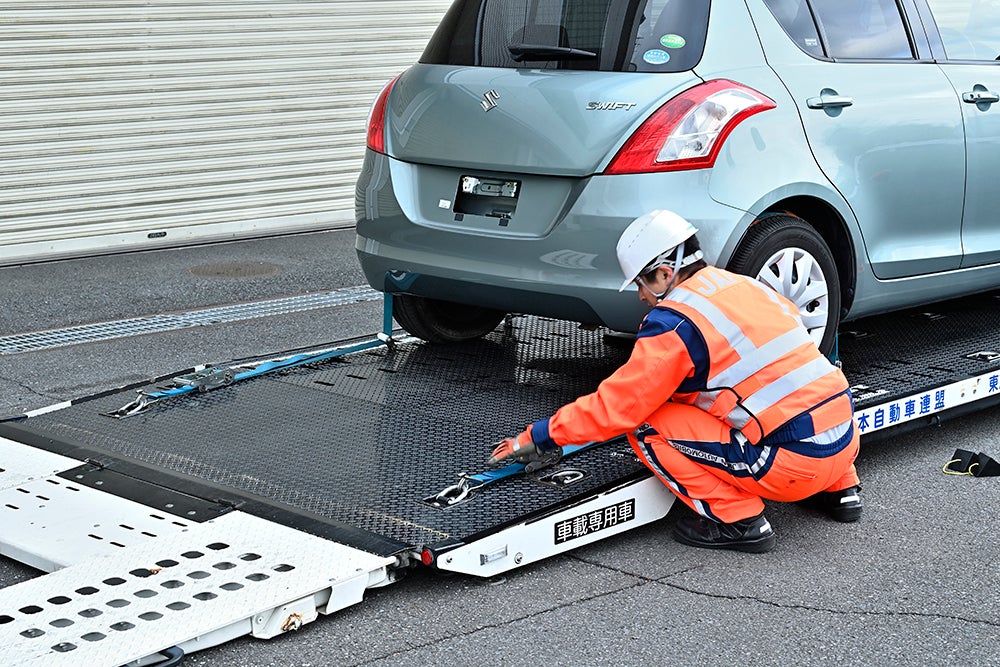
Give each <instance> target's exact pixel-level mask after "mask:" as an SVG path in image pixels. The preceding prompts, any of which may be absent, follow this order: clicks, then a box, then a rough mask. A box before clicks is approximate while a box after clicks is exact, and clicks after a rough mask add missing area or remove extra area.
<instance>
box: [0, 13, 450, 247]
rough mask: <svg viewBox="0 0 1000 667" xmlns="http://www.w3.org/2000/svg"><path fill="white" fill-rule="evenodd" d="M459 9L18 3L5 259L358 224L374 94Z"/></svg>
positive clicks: (5, 127)
mask: <svg viewBox="0 0 1000 667" xmlns="http://www.w3.org/2000/svg"><path fill="white" fill-rule="evenodd" d="M449 4H450V0H298V1H291V0H285V1H282V0H203V1H198V0H63V1H61V2H45V1H41V0H15V1H11V0H8V1H7V2H4V3H3V4H2V8H0V31H2V32H0V263H7V264H10V263H13V262H17V261H22V260H25V259H40V258H47V257H54V256H65V255H68V254H77V255H80V254H90V253H97V252H105V251H108V250H115V249H126V248H138V247H149V246H152V245H160V246H162V245H171V244H178V243H184V242H189V241H195V240H198V241H201V240H208V239H221V238H233V237H240V236H248V235H253V234H261V233H269V232H274V231H295V230H301V229H317V228H323V227H331V226H337V225H351V224H353V222H354V212H353V196H354V181H355V178H356V176H357V172H358V170H359V168H360V163H361V157H362V154H363V149H364V142H365V138H364V126H365V119H366V116H367V112H368V108H369V105H370V103H371V100H372V98H373V97H374V96H375V95H376V94H377V92H378V90H379V89H380V88H381V86H382V85H383V84H384V83H385V82H386V81H387V80H388V79H390V78H391V77H392V76H394V75H395V74H397V73H398V72H400V71H402V70H403V69H405V68H406V67H407V66H408V65H409V64H411V63H412V62H414V61H415V60H416V59H417V57H418V56H419V54H420V52H421V51H422V50H423V47H424V45H425V44H426V42H427V39H428V38H429V37H430V35H431V33H432V32H433V29H434V26H435V25H436V24H437V22H438V21H439V20H440V18H441V16H443V14H444V11H445V10H446V9H447V6H448V5H449Z"/></svg>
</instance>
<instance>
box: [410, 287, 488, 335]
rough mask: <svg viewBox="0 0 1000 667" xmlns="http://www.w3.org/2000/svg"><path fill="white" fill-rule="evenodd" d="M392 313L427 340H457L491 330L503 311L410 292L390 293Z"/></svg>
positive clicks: (412, 332)
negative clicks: (391, 296) (391, 295)
mask: <svg viewBox="0 0 1000 667" xmlns="http://www.w3.org/2000/svg"><path fill="white" fill-rule="evenodd" d="M392 315H393V317H394V318H396V321H397V322H399V324H400V326H402V327H403V328H404V329H406V330H407V331H409V332H410V333H411V334H413V335H414V336H416V337H417V338H422V339H424V340H426V341H427V342H429V343H459V342H462V341H467V340H473V339H476V338H482V337H483V336H485V335H486V334H488V333H489V332H491V331H493V330H494V329H495V328H496V327H497V325H498V324H500V321H501V320H503V318H504V315H505V313H503V312H501V311H499V310H493V309H492V308H483V307H482V306H466V305H463V304H459V303H451V302H450V301H439V300H437V299H429V298H427V297H422V296H414V295H412V294H394V295H393V299H392Z"/></svg>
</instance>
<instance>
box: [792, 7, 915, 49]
mask: <svg viewBox="0 0 1000 667" xmlns="http://www.w3.org/2000/svg"><path fill="white" fill-rule="evenodd" d="M811 4H812V7H813V12H814V15H815V16H816V19H817V20H818V21H819V26H820V30H821V31H822V32H823V34H824V37H825V40H826V50H827V55H828V56H830V57H831V58H862V59H873V58H874V59H887V58H891V59H896V58H907V59H908V58H913V49H912V47H911V46H910V39H909V36H908V35H907V33H906V26H905V25H904V23H903V17H902V15H901V14H900V12H899V6H898V5H897V4H896V0H812V3H811Z"/></svg>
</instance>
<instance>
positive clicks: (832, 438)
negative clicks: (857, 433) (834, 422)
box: [802, 419, 854, 445]
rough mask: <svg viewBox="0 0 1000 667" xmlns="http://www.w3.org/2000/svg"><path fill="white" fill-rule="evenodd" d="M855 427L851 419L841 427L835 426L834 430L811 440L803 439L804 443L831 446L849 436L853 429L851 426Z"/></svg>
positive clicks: (824, 432) (818, 434)
mask: <svg viewBox="0 0 1000 667" xmlns="http://www.w3.org/2000/svg"><path fill="white" fill-rule="evenodd" d="M853 425H854V420H853V419H849V420H847V421H846V422H844V423H843V424H841V425H840V426H834V427H833V428H830V429H827V430H825V431H823V432H822V433H817V434H816V435H814V436H812V437H811V438H803V439H802V442H814V443H816V444H817V445H829V444H832V443H834V442H836V441H837V440H840V439H841V438H843V437H844V436H845V435H847V432H848V431H849V430H850V429H851V426H853Z"/></svg>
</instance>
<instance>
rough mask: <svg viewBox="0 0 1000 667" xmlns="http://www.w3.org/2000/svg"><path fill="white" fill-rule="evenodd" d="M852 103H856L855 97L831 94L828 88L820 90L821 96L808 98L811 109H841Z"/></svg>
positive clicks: (807, 101) (807, 103)
mask: <svg viewBox="0 0 1000 667" xmlns="http://www.w3.org/2000/svg"><path fill="white" fill-rule="evenodd" d="M852 104H854V98H853V97H847V96H845V95H831V94H829V93H828V92H827V91H826V90H824V91H822V92H820V94H819V97H810V98H809V99H807V100H806V106H807V107H809V108H810V109H840V108H842V107H849V106H851V105H852Z"/></svg>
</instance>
